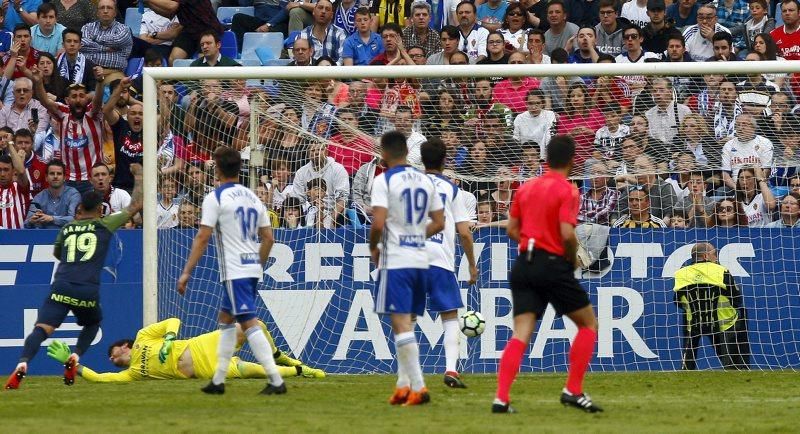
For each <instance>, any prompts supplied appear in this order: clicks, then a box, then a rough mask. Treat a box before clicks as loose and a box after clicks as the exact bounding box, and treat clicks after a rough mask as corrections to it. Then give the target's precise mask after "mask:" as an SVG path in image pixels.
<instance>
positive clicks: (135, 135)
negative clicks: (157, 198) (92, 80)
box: [103, 77, 144, 191]
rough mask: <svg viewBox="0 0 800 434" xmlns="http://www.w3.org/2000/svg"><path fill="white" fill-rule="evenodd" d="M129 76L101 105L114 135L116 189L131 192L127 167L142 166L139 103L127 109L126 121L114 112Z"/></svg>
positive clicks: (126, 85) (130, 180)
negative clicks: (136, 164) (132, 165)
mask: <svg viewBox="0 0 800 434" xmlns="http://www.w3.org/2000/svg"><path fill="white" fill-rule="evenodd" d="M130 84H131V80H130V77H125V78H123V79H122V80H121V81H120V82H119V84H118V85H117V87H116V88H115V89H114V91H113V92H112V93H111V97H110V98H109V99H108V102H106V104H105V105H104V106H103V116H104V118H105V120H106V121H107V122H108V124H109V125H111V132H112V134H113V135H114V161H115V162H116V164H115V166H114V182H113V185H114V187H116V188H121V189H123V190H128V191H130V190H132V189H133V175H131V171H130V165H131V164H132V163H138V164H142V158H143V156H144V147H143V146H142V129H143V122H142V115H143V110H142V105H141V104H140V103H139V102H135V103H133V104H131V106H130V107H129V108H128V110H127V119H126V118H124V117H123V116H122V115H121V114H120V113H119V112H117V102H118V101H119V100H120V95H121V94H122V92H123V89H127V88H128V87H130Z"/></svg>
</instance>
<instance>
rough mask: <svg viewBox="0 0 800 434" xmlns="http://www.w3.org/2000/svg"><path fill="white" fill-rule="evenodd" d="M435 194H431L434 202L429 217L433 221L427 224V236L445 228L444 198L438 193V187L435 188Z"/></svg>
mask: <svg viewBox="0 0 800 434" xmlns="http://www.w3.org/2000/svg"><path fill="white" fill-rule="evenodd" d="M433 192H434V194H433V195H431V199H432V203H431V208H430V211H429V212H428V217H430V219H431V221H429V222H428V225H427V226H425V238H426V239H427V238H430V237H432V236H434V235H436V234H438V233H439V232H441V231H442V230H443V229H444V203H442V198H441V196H439V195H438V194H436V187H434V188H433Z"/></svg>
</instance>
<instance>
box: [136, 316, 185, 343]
mask: <svg viewBox="0 0 800 434" xmlns="http://www.w3.org/2000/svg"><path fill="white" fill-rule="evenodd" d="M180 328H181V320H179V319H178V318H167V319H165V320H164V321H159V322H157V323H154V324H150V325H149V326H147V327H145V328H143V329H141V330H139V333H136V340H137V341H138V340H139V339H161V338H163V337H164V336H165V335H168V334H172V335H174V336H177V335H178V330H180Z"/></svg>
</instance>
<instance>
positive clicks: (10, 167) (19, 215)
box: [0, 143, 31, 229]
mask: <svg viewBox="0 0 800 434" xmlns="http://www.w3.org/2000/svg"><path fill="white" fill-rule="evenodd" d="M30 203H31V192H30V183H29V182H28V175H27V173H26V171H25V162H24V161H22V157H21V156H20V155H19V152H17V149H16V148H14V145H13V144H12V143H9V144H8V153H7V155H0V229H19V228H21V227H22V226H23V224H24V223H25V214H27V213H28V206H30Z"/></svg>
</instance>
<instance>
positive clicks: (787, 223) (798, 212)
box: [765, 191, 800, 228]
mask: <svg viewBox="0 0 800 434" xmlns="http://www.w3.org/2000/svg"><path fill="white" fill-rule="evenodd" d="M765 227H768V228H798V227H800V193H798V192H795V191H793V192H790V193H789V194H787V195H786V197H784V198H783V199H782V200H781V218H780V219H778V220H775V221H774V222H772V223H769V224H767V225H765Z"/></svg>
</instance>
